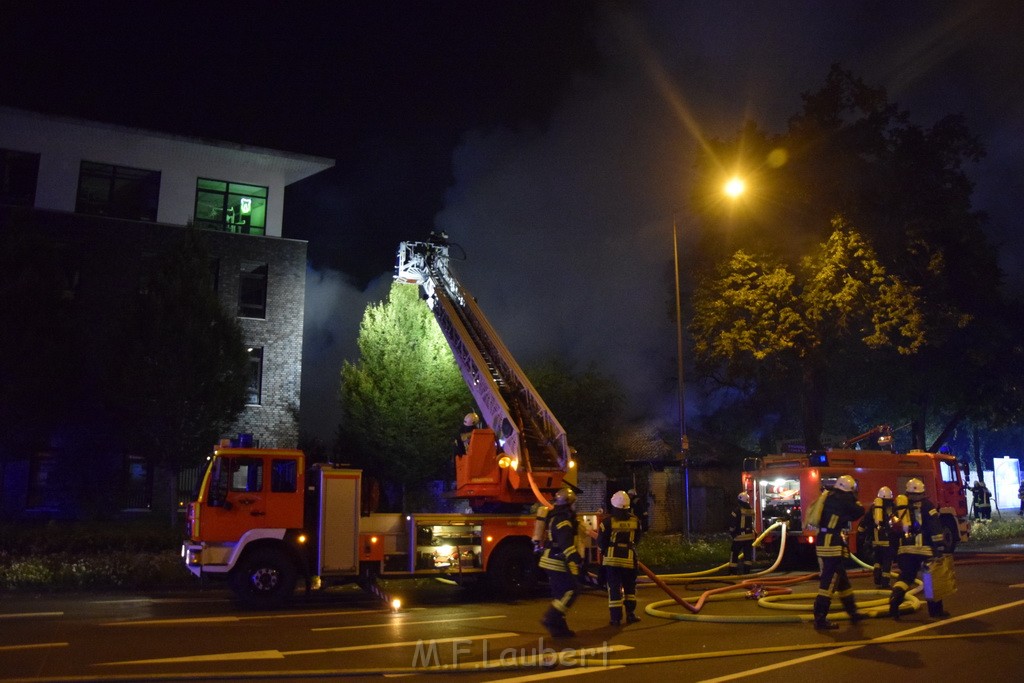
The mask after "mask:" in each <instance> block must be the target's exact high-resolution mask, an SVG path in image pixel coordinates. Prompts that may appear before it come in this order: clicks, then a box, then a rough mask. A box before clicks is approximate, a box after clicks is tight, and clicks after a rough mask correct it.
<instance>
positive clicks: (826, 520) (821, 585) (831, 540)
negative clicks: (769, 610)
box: [814, 474, 864, 631]
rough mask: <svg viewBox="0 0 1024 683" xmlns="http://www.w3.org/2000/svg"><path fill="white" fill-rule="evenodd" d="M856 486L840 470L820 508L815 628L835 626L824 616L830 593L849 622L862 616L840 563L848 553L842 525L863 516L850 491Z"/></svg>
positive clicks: (861, 507) (844, 530) (858, 619)
mask: <svg viewBox="0 0 1024 683" xmlns="http://www.w3.org/2000/svg"><path fill="white" fill-rule="evenodd" d="M856 489H857V482H856V480H854V478H853V477H851V476H850V475H849V474H844V475H843V476H841V477H839V478H838V479H836V483H835V484H834V485H833V486H832V490H831V491H829V492H828V495H827V497H826V498H825V501H824V504H823V507H822V510H821V520H820V521H819V524H818V536H817V538H816V539H815V551H816V553H817V555H818V560H819V562H820V564H821V573H820V574H819V581H818V594H817V595H816V596H815V598H814V628H816V629H818V630H819V631H826V630H832V629H837V628H839V626H837V625H836V624H834V623H833V622H831V621H829V619H828V611H829V608H830V607H831V606H832V595H833V593H835V594H838V595H839V600H840V601H841V602H842V604H843V609H844V610H846V613H847V614H849V615H850V621H851V622H852V623H854V624H856V623H857V622H858V621H860V620H861V619H863V618H864V617H863V615H861V614H859V613H858V612H857V604H856V603H855V602H854V599H853V586H852V585H851V584H850V578H849V577H848V576H847V575H846V568H845V567H844V566H843V561H844V560H845V558H847V557H849V555H850V549H849V548H848V547H847V545H846V538H845V532H846V529H847V527H848V526H849V524H850V523H851V522H854V521H856V520H858V519H860V518H861V517H863V516H864V506H863V505H861V504H860V502H859V501H858V500H857V496H856V494H855V493H854V491H856Z"/></svg>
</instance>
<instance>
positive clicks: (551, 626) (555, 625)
mask: <svg viewBox="0 0 1024 683" xmlns="http://www.w3.org/2000/svg"><path fill="white" fill-rule="evenodd" d="M540 623H541V624H542V625H543V626H544V628H546V629H547V630H548V633H550V634H551V637H552V638H572V637H573V636H574V635H576V633H575V632H574V631H572V630H571V629H570V628H569V625H568V624H567V623H565V615H564V614H562V613H561V612H559V611H558V610H557V609H555V608H554V607H548V611H547V612H545V613H544V618H543V619H541V620H540Z"/></svg>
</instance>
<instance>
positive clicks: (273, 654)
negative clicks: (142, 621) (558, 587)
mask: <svg viewBox="0 0 1024 683" xmlns="http://www.w3.org/2000/svg"><path fill="white" fill-rule="evenodd" d="M518 635H519V634H518V633H510V632H506V633H490V634H485V635H478V636H461V637H456V638H436V639H431V641H430V642H432V643H451V642H468V641H473V640H486V639H489V638H512V637H515V636H518ZM423 642H424V641H423V640H410V641H404V642H400V643H375V644H373V645H350V646H347V647H325V648H317V649H315V650H292V651H290V652H281V651H280V650H255V651H251V652H224V653H220V654H213V655H193V656H190V657H168V658H164V659H136V660H131V661H124V662H98V663H96V664H94V665H93V666H126V665H132V664H173V663H180V662H211V661H218V660H238V659H246V658H251V659H284V658H285V657H290V656H294V655H315V654H326V653H328V652H358V651H361V650H383V649H386V648H390V647H410V646H420V647H421V646H422V645H423Z"/></svg>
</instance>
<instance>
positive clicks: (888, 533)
mask: <svg viewBox="0 0 1024 683" xmlns="http://www.w3.org/2000/svg"><path fill="white" fill-rule="evenodd" d="M895 510H896V507H895V503H893V499H892V489H890V488H889V487H888V486H883V487H882V488H880V489H878V495H877V496H876V497H875V502H874V503H873V504H872V505H871V519H869V520H868V530H869V531H870V533H871V548H872V556H873V558H874V561H875V565H874V567H873V568H872V575H873V577H874V581H875V588H888V587H889V583H890V579H891V578H892V561H893V558H895V557H896V544H897V543H898V542H899V539H898V538H894V537H893V528H892V518H893V515H894V514H895Z"/></svg>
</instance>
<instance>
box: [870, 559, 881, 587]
mask: <svg viewBox="0 0 1024 683" xmlns="http://www.w3.org/2000/svg"><path fill="white" fill-rule="evenodd" d="M871 575H872V577H873V578H874V580H875V588H881V587H882V567H881V566H880V565H877V564H876V565H875V568H874V569H873V570H872V571H871Z"/></svg>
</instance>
